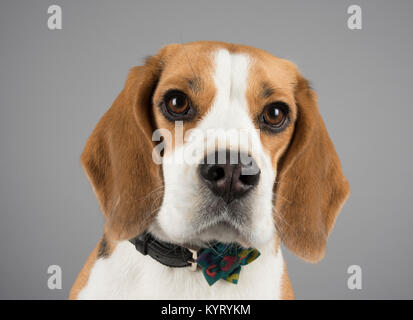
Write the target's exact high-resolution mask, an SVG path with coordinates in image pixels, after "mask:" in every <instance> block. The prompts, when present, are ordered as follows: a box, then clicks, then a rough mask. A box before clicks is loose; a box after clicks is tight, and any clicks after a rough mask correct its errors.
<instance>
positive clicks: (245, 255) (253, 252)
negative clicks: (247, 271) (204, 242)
mask: <svg viewBox="0 0 413 320" xmlns="http://www.w3.org/2000/svg"><path fill="white" fill-rule="evenodd" d="M259 255H260V253H259V251H258V250H257V249H253V248H248V249H245V248H243V247H241V246H239V245H237V244H223V243H218V244H216V245H214V246H213V247H211V248H207V249H202V250H200V252H199V254H198V258H197V259H196V262H197V264H198V265H199V266H200V267H201V268H202V273H203V274H204V277H205V279H206V281H207V282H208V284H209V285H210V286H212V285H213V284H214V283H215V282H217V281H218V280H219V279H224V280H227V281H228V282H231V283H233V284H237V283H238V279H239V274H240V272H241V266H245V265H247V264H249V263H251V262H252V261H254V260H255V259H257V258H258V257H259Z"/></svg>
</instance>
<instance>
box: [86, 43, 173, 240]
mask: <svg viewBox="0 0 413 320" xmlns="http://www.w3.org/2000/svg"><path fill="white" fill-rule="evenodd" d="M165 51H166V48H164V49H163V50H161V51H160V53H159V54H157V55H155V56H152V57H150V58H148V59H147V61H146V63H145V65H144V66H139V67H134V68H132V69H131V70H130V72H129V75H128V77H127V80H126V83H125V86H124V88H123V90H122V91H121V93H120V94H119V96H118V97H117V98H116V100H115V101H114V103H113V105H112V106H111V108H110V109H109V110H108V111H107V112H106V113H105V114H104V116H103V117H102V118H101V119H100V121H99V123H98V124H97V125H96V127H95V129H94V131H93V132H92V134H91V136H90V137H89V139H88V140H87V142H86V146H85V148H84V151H83V153H82V156H81V162H82V166H83V168H84V170H85V172H86V174H87V176H88V178H89V180H90V183H91V185H92V187H93V189H94V191H95V194H96V197H97V199H98V201H99V204H100V207H101V210H102V211H103V213H104V216H105V218H106V219H105V220H106V224H105V232H106V234H107V235H109V236H110V237H112V238H113V239H114V240H124V239H129V238H132V237H134V236H136V235H137V234H139V233H141V232H143V231H144V230H145V229H146V228H147V226H148V225H149V223H150V222H151V221H152V219H153V218H154V216H155V215H156V211H157V209H158V207H159V205H160V202H161V200H162V199H161V198H162V195H163V192H162V185H163V181H162V177H161V168H160V166H159V165H157V164H155V162H154V161H153V160H152V149H153V146H154V145H153V142H152V132H153V130H154V126H153V121H152V119H153V117H152V101H151V100H152V93H153V91H154V89H155V87H156V84H157V81H158V79H159V76H160V73H161V68H162V63H163V60H162V58H163V55H164V53H165Z"/></svg>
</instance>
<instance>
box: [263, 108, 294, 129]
mask: <svg viewBox="0 0 413 320" xmlns="http://www.w3.org/2000/svg"><path fill="white" fill-rule="evenodd" d="M287 115H288V106H287V104H285V103H284V102H281V101H279V102H275V103H271V104H269V105H267V106H266V107H265V108H264V110H263V112H262V114H261V117H260V121H261V123H262V124H263V125H264V126H265V127H267V128H269V129H270V130H274V131H279V130H282V129H283V128H284V127H285V125H286V124H287V122H288V116H287Z"/></svg>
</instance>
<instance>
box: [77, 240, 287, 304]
mask: <svg viewBox="0 0 413 320" xmlns="http://www.w3.org/2000/svg"><path fill="white" fill-rule="evenodd" d="M260 251H261V256H260V257H259V258H258V259H257V260H256V261H254V262H252V263H251V264H249V265H247V266H244V267H242V270H241V273H240V278H239V282H238V284H236V285H234V284H232V283H229V282H227V281H225V280H219V281H218V282H216V283H215V284H214V285H212V286H209V285H208V283H207V282H206V280H205V279H204V276H203V275H202V272H201V271H199V270H197V271H195V272H194V271H190V270H189V268H169V267H165V266H163V265H162V264H160V263H158V262H157V261H155V260H153V259H152V258H151V257H149V256H143V255H141V254H140V253H138V252H137V251H136V249H135V247H134V246H133V245H132V244H131V243H130V242H129V241H124V242H120V243H119V244H118V245H117V247H116V249H115V250H114V252H113V253H112V255H111V256H110V257H108V258H106V259H99V260H98V261H97V262H96V263H95V265H94V266H93V268H92V270H91V272H90V277H89V281H88V283H87V285H86V287H85V288H84V289H83V290H82V291H81V292H80V293H79V296H78V299H168V300H169V299H279V298H280V287H281V282H280V281H281V277H282V273H283V263H284V262H283V258H282V254H281V250H278V254H276V253H275V243H274V241H270V242H269V243H268V244H267V246H266V247H264V248H261V249H260Z"/></svg>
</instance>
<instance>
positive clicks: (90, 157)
mask: <svg viewBox="0 0 413 320" xmlns="http://www.w3.org/2000/svg"><path fill="white" fill-rule="evenodd" d="M218 48H226V49H227V50H229V51H231V52H245V53H247V54H248V55H249V56H250V57H251V58H252V59H253V64H252V67H251V70H250V77H251V79H249V83H250V87H249V88H248V91H247V100H248V104H249V106H250V113H251V117H252V119H257V118H258V115H259V114H260V112H261V110H262V108H263V106H264V105H265V104H266V103H268V102H271V101H276V100H277V101H279V100H281V101H284V102H286V103H287V104H288V105H289V106H290V108H291V120H292V121H291V124H290V126H289V127H288V128H287V129H286V130H284V131H283V132H281V133H280V134H277V135H272V134H269V133H266V132H262V133H261V141H262V144H263V146H264V148H265V149H266V151H267V152H268V153H269V154H270V155H271V158H272V162H273V167H274V170H276V171H277V172H278V176H277V182H276V183H275V185H274V195H275V211H274V217H275V221H276V226H277V231H278V233H279V236H280V237H281V241H282V242H283V243H284V244H285V245H286V246H287V247H288V248H289V249H290V250H292V251H293V252H294V253H296V254H297V255H298V256H300V257H302V258H304V259H306V260H308V261H318V260H319V259H321V258H322V257H323V255H324V251H325V246H326V241H327V237H328V234H329V232H330V230H331V229H332V227H333V224H334V221H335V219H336V217H337V214H338V212H339V210H340V208H341V206H342V204H343V203H344V201H345V199H346V198H347V196H348V193H349V186H348V183H347V181H346V179H345V177H344V176H343V173H342V171H341V165H340V162H339V160H338V157H337V154H336V152H335V150H334V146H333V144H332V142H331V140H330V138H329V136H328V134H327V131H326V129H325V126H324V123H323V121H322V119H321V115H320V113H319V110H318V106H317V98H316V95H315V93H314V92H313V91H312V90H311V89H310V88H309V86H308V83H307V81H306V80H305V79H304V78H302V77H301V75H300V74H299V73H298V72H297V69H296V67H295V66H294V65H293V64H292V63H290V62H288V61H286V60H283V59H279V58H276V57H274V56H272V55H271V54H269V53H267V52H265V51H263V50H259V49H256V48H252V47H248V46H243V45H234V44H227V43H222V42H196V43H189V44H186V45H178V44H172V45H169V46H166V47H165V48H163V49H162V50H161V51H160V52H159V53H158V54H157V55H155V56H153V57H150V58H149V59H148V60H147V61H146V63H145V65H144V66H143V67H134V68H132V69H131V71H130V73H129V75H128V78H127V80H126V83H125V87H124V89H123V90H122V92H121V93H120V94H119V96H118V97H117V98H116V100H115V102H114V103H113V105H112V107H111V108H110V109H109V110H108V111H107V112H106V113H105V115H104V116H103V117H102V119H101V120H100V121H99V123H98V124H97V126H96V128H95V130H94V131H93V133H92V135H91V136H90V138H89V139H88V141H87V143H86V146H85V149H84V151H83V153H82V157H81V161H82V165H83V168H84V170H85V172H86V174H87V176H88V178H89V180H90V182H91V184H92V186H93V188H94V191H95V193H96V196H97V198H98V201H99V204H100V206H101V209H102V211H103V213H104V215H105V218H106V224H105V235H106V236H105V238H104V239H105V240H104V241H106V245H107V244H108V243H109V244H111V245H109V246H108V247H106V245H103V244H102V242H101V243H100V245H99V247H97V248H96V249H95V250H94V251H93V252H92V253H91V255H90V256H89V258H88V260H87V262H86V265H85V266H84V268H83V269H82V271H81V273H80V274H79V277H78V279H77V280H76V282H75V284H74V286H73V289H72V291H71V295H70V297H71V298H74V297H76V296H77V294H78V292H79V291H80V290H81V288H83V286H84V285H85V284H86V282H87V278H88V276H89V272H90V268H91V267H92V266H93V263H94V261H95V259H96V258H97V255H98V251H99V250H101V256H102V257H106V256H108V255H109V254H110V251H111V250H108V248H109V249H110V248H113V246H114V245H115V244H113V242H114V241H118V240H125V239H129V238H132V237H134V236H136V235H137V234H139V233H141V232H143V231H144V230H145V229H146V228H147V226H148V225H149V224H150V223H151V222H152V220H153V218H154V217H155V216H156V213H157V209H158V208H159V205H160V203H161V200H162V195H163V189H162V187H163V181H162V172H161V167H160V166H158V165H156V164H155V163H154V162H153V161H152V148H153V146H154V143H153V142H152V141H151V137H152V132H153V130H155V129H156V128H167V129H169V130H170V131H171V132H173V131H174V126H173V124H172V123H171V122H170V121H168V120H166V119H165V117H163V116H162V114H161V113H160V111H159V108H158V107H157V106H158V105H159V103H160V101H161V97H162V95H163V94H164V93H165V92H166V91H167V90H169V89H179V90H182V91H183V92H185V93H186V94H187V95H188V96H189V97H190V98H191V100H192V101H194V102H195V103H196V106H197V109H198V112H199V113H198V114H197V116H196V117H195V119H194V120H192V121H188V122H185V123H184V131H185V130H188V129H190V128H193V127H195V126H196V124H197V122H198V121H199V120H200V119H201V118H202V116H203V115H204V114H205V113H206V112H207V111H208V108H209V107H210V106H211V103H212V101H213V98H214V95H215V91H216V88H215V87H214V84H213V80H212V71H213V66H212V65H211V60H210V59H209V54H210V53H211V52H212V51H214V50H216V49H218ZM256 125H257V127H258V123H256ZM171 147H172V148H174V147H175V146H171ZM277 246H278V245H277ZM102 247H104V249H105V250H103V249H102ZM102 250H103V251H102ZM282 283H283V284H282V297H283V298H287V299H289V298H293V297H294V295H293V293H292V289H291V284H290V281H289V278H288V273H287V272H286V270H285V272H284V275H283V279H282Z"/></svg>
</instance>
